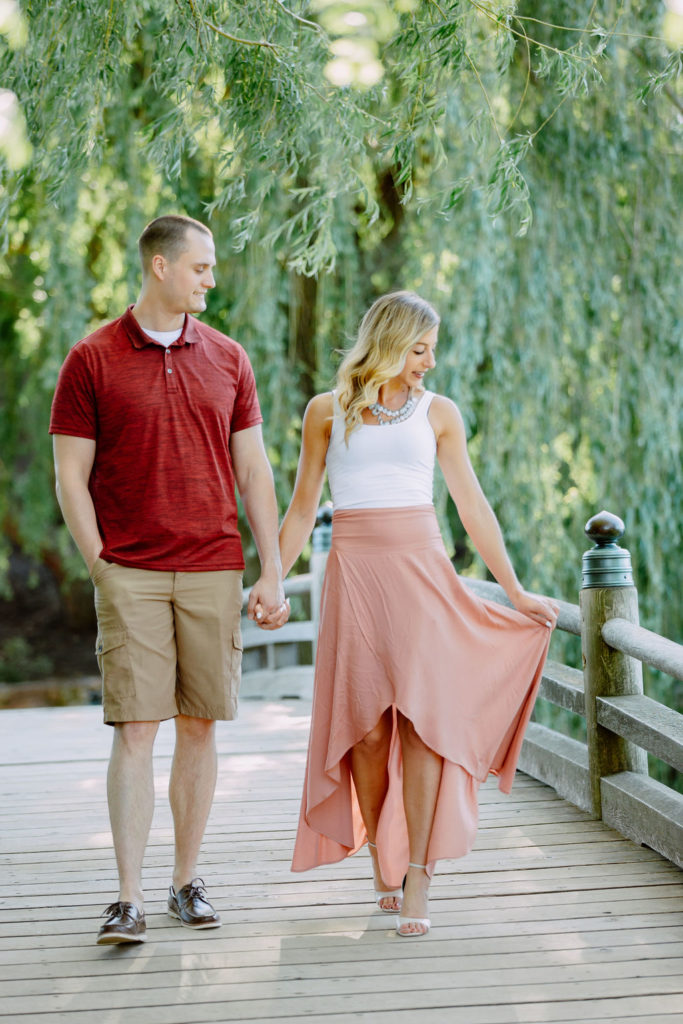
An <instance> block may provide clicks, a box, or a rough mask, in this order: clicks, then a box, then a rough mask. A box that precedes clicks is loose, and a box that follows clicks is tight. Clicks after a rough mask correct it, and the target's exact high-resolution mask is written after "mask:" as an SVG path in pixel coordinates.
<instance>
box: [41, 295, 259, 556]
mask: <svg viewBox="0 0 683 1024" xmlns="http://www.w3.org/2000/svg"><path fill="white" fill-rule="evenodd" d="M261 421H262V417H261V412H260V409H259V404H258V398H257V395H256V385H255V382H254V374H253V372H252V369H251V365H250V363H249V359H248V357H247V354H246V352H245V351H244V349H243V348H242V347H241V346H240V345H238V344H237V342H235V341H232V339H231V338H227V337H226V336H225V335H224V334H221V333H220V332H219V331H215V330H213V328H211V327H207V326H206V325H205V324H203V323H200V322H199V321H198V320H195V318H194V317H191V316H189V315H186V317H185V325H184V328H183V333H182V334H181V336H180V338H179V339H178V340H177V341H175V342H174V343H173V344H172V345H171V346H170V348H168V349H165V348H164V347H163V346H162V345H159V344H157V343H155V342H153V341H152V339H151V338H150V337H149V336H148V335H146V334H145V333H144V332H143V331H142V330H141V328H140V326H139V324H138V323H137V321H136V319H135V317H134V316H133V314H132V313H131V311H130V309H128V310H127V311H126V312H125V313H124V315H123V316H122V317H120V318H119V319H118V320H114V321H113V322H112V323H109V324H106V325H105V326H104V327H101V328H100V329H99V330H97V331H95V332H94V334H91V335H89V336H88V337H87V338H84V339H83V341H79V342H78V343H77V344H76V345H74V347H73V348H72V349H71V351H70V352H69V355H68V356H67V358H66V360H65V362H64V365H63V366H62V369H61V371H60V374H59V379H58V381H57V390H56V392H55V396H54V400H53V403H52V417H51V420H50V433H51V434H69V435H71V436H72V437H87V438H90V439H91V440H94V441H96V442H97V449H96V454H95V463H94V465H93V469H92V474H91V476H90V484H89V486H90V493H91V494H92V499H93V503H94V505H95V511H96V513H97V519H98V523H99V527H100V531H101V534H102V540H103V542H104V550H103V551H102V557H103V558H104V559H105V560H106V561H109V562H117V563H118V564H119V565H128V566H133V567H136V568H140V569H167V570H177V571H183V570H185V571H203V570H210V569H243V568H244V558H243V554H242V544H241V540H240V535H239V531H238V528H237V503H236V500H235V478H234V474H233V469H232V462H231V459H230V447H229V445H230V436H231V434H233V433H237V432H238V431H240V430H245V429H247V428H248V427H253V426H255V425H256V424H257V423H261Z"/></svg>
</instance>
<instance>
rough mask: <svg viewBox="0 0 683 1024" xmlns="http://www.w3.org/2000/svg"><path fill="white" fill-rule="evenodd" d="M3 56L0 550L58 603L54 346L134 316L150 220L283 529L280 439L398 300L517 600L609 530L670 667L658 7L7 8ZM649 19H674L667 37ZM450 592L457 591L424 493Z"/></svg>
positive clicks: (572, 585) (671, 430) (61, 546)
mask: <svg viewBox="0 0 683 1024" xmlns="http://www.w3.org/2000/svg"><path fill="white" fill-rule="evenodd" d="M22 10H23V13H24V22H25V27H26V29H27V31H26V33H25V35H26V38H25V40H22V41H21V42H22V43H23V45H17V46H16V47H15V48H13V49H10V48H6V50H5V52H4V53H3V55H2V73H3V82H4V84H5V85H6V86H7V88H8V89H10V90H11V91H12V92H13V93H14V94H15V95H16V97H17V100H18V103H19V105H20V107H21V110H22V111H23V117H24V118H25V121H26V125H27V131H28V137H29V141H30V145H31V154H30V157H29V156H26V162H25V164H24V166H23V167H22V168H20V169H17V168H16V167H15V168H13V169H12V168H5V170H4V171H3V184H4V193H3V198H2V201H1V203H0V224H1V225H2V232H1V234H2V245H3V251H4V264H3V276H2V279H1V280H0V290H1V291H2V307H1V308H2V314H0V315H1V317H2V321H1V322H2V331H3V346H2V352H1V353H0V359H2V365H3V381H2V384H0V388H2V393H3V398H4V402H5V418H4V420H3V428H2V429H3V434H2V438H1V441H2V451H3V455H2V462H1V463H0V473H1V474H2V484H3V488H2V490H3V497H2V499H0V500H2V501H3V502H4V506H3V508H2V514H3V517H4V520H5V523H6V530H5V532H6V535H7V536H8V537H10V538H11V542H12V544H14V545H15V546H20V547H23V548H24V549H25V550H27V551H29V552H31V553H32V554H33V555H34V556H36V557H41V558H43V559H45V558H50V559H51V561H52V563H53V564H54V565H55V567H56V570H57V571H59V572H60V573H61V574H62V575H63V576H65V577H66V578H68V577H69V576H70V575H71V574H73V573H76V572H77V571H78V561H77V559H76V558H75V557H74V556H73V550H72V548H71V546H70V543H69V541H68V538H67V537H66V535H65V532H64V530H63V528H62V527H61V526H60V523H59V517H58V515H57V513H56V510H55V505H54V501H53V498H52V495H51V487H52V481H51V475H50V460H49V447H48V444H47V442H46V436H45V432H46V426H47V416H48V410H49V401H50V396H51V390H52V387H53V385H54V380H55V376H56V372H57V369H58V366H59V364H60V362H61V360H62V359H63V357H64V355H65V353H66V351H67V349H68V347H69V346H70V345H71V344H72V343H73V342H74V341H75V340H77V339H78V338H79V337H82V336H83V335H84V334H85V333H86V331H88V330H89V329H91V328H92V327H94V326H96V325H97V324H99V323H101V322H102V321H104V320H106V319H109V318H111V317H113V316H115V315H117V314H118V313H119V312H120V310H121V309H122V308H123V306H124V305H125V303H126V302H128V301H132V298H133V297H134V295H135V289H136V286H137V269H136V258H135V249H134V243H135V238H136V237H137V234H138V233H139V231H140V230H141V228H142V227H143V225H144V223H145V222H146V221H147V220H149V219H150V218H151V217H153V216H155V215H156V214H158V213H160V212H162V211H168V210H171V209H173V210H184V211H186V212H188V213H190V214H191V215H193V216H197V217H199V218H202V219H204V220H207V221H208V223H210V225H211V227H212V229H213V230H214V233H215V235H216V238H217V240H218V249H219V260H220V265H219V286H218V288H217V289H216V291H215V293H214V294H213V296H212V299H211V304H210V308H209V313H208V316H209V318H210V319H211V320H212V322H214V323H215V324H216V325H217V326H219V327H222V329H224V330H225V331H226V332H228V333H230V334H232V335H233V336H235V337H237V338H238V339H239V340H240V341H241V342H242V343H243V344H245V346H246V347H247V349H248V350H249V351H250V353H251V355H252V359H253V362H254V365H255V368H256V372H257V377H258V381H259V390H260V394H261V398H262V402H263V405H264V411H265V414H266V420H267V427H266V431H267V439H268V442H269V449H270V453H271V456H272V459H273V462H274V464H275V469H276V475H277V483H278V490H279V494H280V497H281V500H282V502H283V503H285V502H286V499H287V495H288V493H289V491H290V487H291V481H292V473H293V470H294V464H295V460H296V451H297V445H298V429H299V425H300V417H301V413H302V410H303V407H304V405H305V401H306V399H307V397H308V396H309V395H310V394H311V393H312V392H313V391H314V390H316V389H319V388H321V387H326V386H327V385H328V383H329V380H330V378H331V375H332V373H333V370H334V366H335V361H336V355H335V353H336V352H337V351H338V350H339V349H340V348H342V347H344V345H345V344H346V343H347V341H348V338H349V337H350V336H351V335H352V334H353V331H354V329H355V327H356V325H357V322H358V319H359V316H360V314H361V313H362V311H363V309H364V308H365V306H366V305H367V303H368V302H370V301H371V300H372V299H373V298H374V297H375V295H376V294H378V293H379V292H381V291H383V290H386V289H389V288H393V287H410V288H415V289H418V290H420V291H421V292H422V293H423V294H425V296H426V297H428V298H430V299H431V300H432V301H434V303H435V304H436V305H437V307H438V308H439V309H440V311H441V313H442V317H443V328H442V338H441V342H440V358H439V367H438V368H437V371H436V372H435V376H434V385H433V386H434V387H436V388H438V389H442V390H445V391H446V392H448V393H449V394H451V395H453V397H454V398H456V400H457V401H458V402H459V404H460V405H461V407H462V409H463V412H464V414H465V417H466V420H467V424H468V428H469V432H470V436H471V448H472V453H473V457H474V459H475V462H476V465H477V469H478V471H479V474H480V476H481V478H482V481H483V483H484V486H485V489H486V491H487V493H488V494H489V496H490V498H491V500H492V502H493V504H494V506H495V508H496V511H497V512H498V515H499V517H500V518H501V520H502V522H503V526H504V529H505V532H506V535H507V537H508V538H509V542H510V547H511V551H512V555H513V559H514V561H515V563H516V565H518V567H519V571H520V573H521V574H522V576H523V578H524V579H525V582H526V583H527V584H528V585H529V586H535V587H540V588H543V589H545V590H547V591H550V592H553V593H556V594H561V595H563V596H565V597H568V598H569V599H572V600H574V599H575V593H576V588H577V581H578V577H577V572H578V563H579V559H580V552H581V550H582V548H583V547H584V538H583V536H582V533H581V525H582V523H583V522H584V521H585V519H586V518H588V515H589V514H591V513H592V512H594V511H596V510H597V508H598V507H603V506H607V507H609V508H611V509H612V510H614V511H616V512H618V513H619V514H621V515H622V516H623V517H624V518H625V520H626V522H627V527H628V543H629V546H630V547H631V549H632V552H633V554H634V556H635V562H636V572H637V579H638V583H639V587H640V591H641V595H642V601H643V617H644V619H645V621H646V622H647V623H648V625H650V626H652V628H655V629H657V630H659V631H662V632H664V633H667V634H668V635H671V636H675V635H677V633H678V632H679V631H680V628H681V619H680V612H679V611H678V609H676V608H675V606H674V605H673V603H672V602H671V601H669V600H668V599H667V598H668V595H669V594H670V593H671V592H672V589H674V590H675V589H676V588H677V587H678V571H679V570H678V568H677V565H676V556H677V555H680V548H681V532H682V530H683V501H682V499H681V440H680V438H681V425H682V424H681V405H680V400H679V395H680V394H681V392H682V385H683V380H682V379H681V376H682V374H683V360H681V358H680V356H681V336H680V309H679V308H678V306H677V303H678V302H679V294H680V284H679V282H680V279H681V258H680V250H679V249H678V247H677V245H676V238H675V223H676V196H677V195H680V194H681V159H680V156H681V154H680V134H679V131H680V123H681V113H682V112H683V102H682V101H681V93H680V86H679V82H680V79H679V77H678V76H679V73H680V66H681V56H680V51H679V50H678V49H677V46H679V45H680V39H677V38H676V33H677V31H678V30H679V26H678V23H677V22H676V21H675V16H674V15H673V14H671V12H668V13H667V6H666V4H664V3H653V2H649V3H640V4H638V3H629V2H621V0H619V2H617V0H606V2H602V3H601V2H598V0H578V2H573V3H567V2H563V0H554V2H553V3H549V2H543V0H529V2H519V3H515V2H512V0H510V2H493V0H450V2H442V0H439V2H437V0H423V2H412V0H403V2H394V3H390V2H380V0H375V2H370V0H366V2H362V0H361V2H359V3H355V4H354V3H351V2H346V0H318V2H310V3H304V2H292V3H291V4H289V5H286V4H285V3H284V2H281V0H259V2H256V0H247V2H244V3H240V4H236V3H230V2H220V0H187V2H183V0H176V2H171V0H167V2H163V0H136V2H135V3H133V2H132V0H122V2H120V3H117V4H112V3H110V2H109V0H81V2H78V0H68V2H67V0H50V2H47V0H30V2H26V3H24V4H23V6H22ZM672 19H673V20H672ZM439 507H440V511H441V514H442V521H443V525H444V528H445V529H446V531H447V533H448V535H449V536H450V539H451V541H452V543H453V546H454V550H455V551H456V555H457V562H458V565H459V566H460V567H461V568H463V569H464V570H465V571H468V572H478V571H480V567H479V566H478V564H477V563H476V561H474V560H473V555H472V552H471V551H470V550H469V548H468V545H467V541H466V538H464V537H463V534H462V530H461V527H460V525H459V523H458V520H457V516H456V515H455V513H454V510H453V509H452V508H450V507H449V506H448V505H447V502H446V498H445V495H444V494H443V492H442V491H441V492H440V494H439Z"/></svg>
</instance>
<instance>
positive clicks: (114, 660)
mask: <svg viewBox="0 0 683 1024" xmlns="http://www.w3.org/2000/svg"><path fill="white" fill-rule="evenodd" d="M95 654H96V655H97V664H98V665H99V667H100V673H101V675H102V690H103V693H104V697H105V700H106V698H107V697H108V698H109V699H110V700H112V701H117V702H119V701H121V700H122V699H123V698H125V697H132V696H134V693H135V689H134V686H133V670H132V668H131V663H130V652H129V650H128V630H127V629H126V628H125V627H118V628H116V629H105V630H101V631H100V632H98V634H97V644H96V646H95Z"/></svg>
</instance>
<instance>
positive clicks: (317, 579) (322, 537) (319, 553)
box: [311, 501, 332, 664]
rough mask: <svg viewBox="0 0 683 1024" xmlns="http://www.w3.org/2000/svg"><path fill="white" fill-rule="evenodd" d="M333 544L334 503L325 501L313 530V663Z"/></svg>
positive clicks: (319, 510)
mask: <svg viewBox="0 0 683 1024" xmlns="http://www.w3.org/2000/svg"><path fill="white" fill-rule="evenodd" d="M331 544H332V505H331V503H330V502H329V501H328V502H325V504H324V505H321V506H320V508H319V509H318V515H317V516H316V520H315V528H314V530H313V550H312V552H311V576H312V579H311V620H312V622H313V664H315V651H316V647H317V643H318V639H317V638H318V622H319V620H320V595H321V593H322V589H323V577H324V575H325V566H326V565H327V556H328V553H329V550H330V545H331Z"/></svg>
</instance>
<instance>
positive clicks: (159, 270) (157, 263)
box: [151, 253, 168, 281]
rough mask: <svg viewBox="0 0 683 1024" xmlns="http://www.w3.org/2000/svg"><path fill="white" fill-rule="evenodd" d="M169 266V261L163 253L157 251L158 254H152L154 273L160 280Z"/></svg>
mask: <svg viewBox="0 0 683 1024" xmlns="http://www.w3.org/2000/svg"><path fill="white" fill-rule="evenodd" d="M167 266H168V262H167V260H166V258H165V257H164V256H162V255H161V253H157V255H156V256H152V264H151V268H152V273H153V274H154V276H155V277H156V278H157V279H158V280H159V281H163V279H164V276H165V273H166V267H167Z"/></svg>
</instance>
